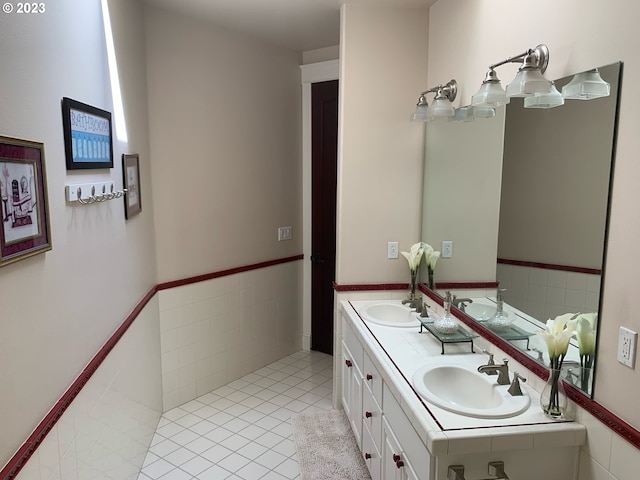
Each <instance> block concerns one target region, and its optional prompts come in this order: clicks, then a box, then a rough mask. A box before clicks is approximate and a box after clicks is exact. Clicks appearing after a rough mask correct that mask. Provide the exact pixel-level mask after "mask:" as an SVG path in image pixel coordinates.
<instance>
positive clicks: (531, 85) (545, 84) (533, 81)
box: [507, 68, 551, 97]
mask: <svg viewBox="0 0 640 480" xmlns="http://www.w3.org/2000/svg"><path fill="white" fill-rule="evenodd" d="M550 90H551V82H550V81H549V80H547V79H546V78H544V76H543V75H542V73H541V72H540V69H538V68H521V69H520V70H519V71H518V74H517V75H516V78H514V79H513V82H511V83H510V84H509V85H507V97H526V96H529V95H534V94H536V93H549V91H550Z"/></svg>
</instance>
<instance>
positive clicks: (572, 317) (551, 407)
mask: <svg viewBox="0 0 640 480" xmlns="http://www.w3.org/2000/svg"><path fill="white" fill-rule="evenodd" d="M576 317H577V315H576V314H575V313H565V314H564V315H560V316H558V317H556V318H555V319H553V320H547V323H546V325H545V328H544V330H542V331H540V332H538V335H539V336H541V337H542V338H543V339H544V341H545V342H546V344H547V351H548V353H549V368H550V370H551V372H550V375H549V380H548V381H547V386H548V387H549V391H548V392H545V391H543V392H542V395H541V397H540V402H541V406H542V410H543V411H544V413H545V414H546V415H548V416H549V417H551V418H562V417H563V416H564V414H565V410H566V398H561V391H560V389H561V385H560V373H561V369H562V362H563V361H564V357H565V355H566V354H567V349H568V348H569V340H571V338H572V337H573V335H574V334H575V331H576V327H577V320H576ZM545 390H546V387H545Z"/></svg>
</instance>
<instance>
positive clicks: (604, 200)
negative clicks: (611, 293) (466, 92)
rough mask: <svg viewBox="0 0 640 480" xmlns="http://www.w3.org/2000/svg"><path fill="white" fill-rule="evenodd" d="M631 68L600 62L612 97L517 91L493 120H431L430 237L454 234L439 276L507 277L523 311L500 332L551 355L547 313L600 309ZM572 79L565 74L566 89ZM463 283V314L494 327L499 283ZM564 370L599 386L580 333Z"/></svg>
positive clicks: (503, 283)
mask: <svg viewBox="0 0 640 480" xmlns="http://www.w3.org/2000/svg"><path fill="white" fill-rule="evenodd" d="M621 70H622V64H621V63H615V64H611V65H606V66H602V67H599V68H598V71H599V72H600V75H601V77H602V78H603V79H604V80H605V81H606V82H608V83H609V84H610V87H611V91H610V95H609V96H607V97H603V98H595V99H591V100H566V101H565V103H564V105H562V106H559V107H555V108H551V109H531V108H524V106H523V99H522V98H512V99H511V102H510V103H509V104H508V105H507V106H506V108H505V107H501V109H500V110H501V111H500V110H499V111H498V112H497V115H496V117H495V118H492V119H484V120H476V121H474V122H470V123H466V124H461V123H454V122H451V123H448V124H439V125H434V124H427V148H426V153H425V155H426V157H427V158H426V159H425V197H424V218H423V239H424V241H426V242H427V243H432V245H434V246H438V245H439V244H440V242H441V241H442V240H452V241H453V242H454V256H453V258H451V259H441V260H440V261H439V264H438V265H437V267H436V283H442V282H453V283H454V284H455V283H456V282H482V281H491V280H494V279H495V280H496V281H497V282H499V288H500V289H504V291H503V292H501V295H502V298H503V299H504V302H505V304H504V305H505V307H504V308H505V311H506V312H507V313H508V315H510V316H512V319H514V322H513V324H512V325H513V328H512V329H508V330H493V329H491V330H492V333H494V334H496V335H498V336H500V337H501V338H502V339H503V340H504V341H506V342H509V343H510V344H511V345H512V346H514V347H516V348H517V349H518V350H519V351H521V352H522V353H524V354H526V355H527V356H528V357H529V358H531V359H533V360H535V361H537V362H539V363H540V364H542V365H548V356H547V350H546V345H545V344H544V341H543V340H542V339H541V338H540V337H538V336H537V335H535V331H537V330H539V329H540V328H541V327H542V325H544V323H545V322H546V320H547V319H550V318H551V319H552V318H555V317H556V316H558V315H562V314H565V313H591V314H593V316H594V317H597V314H598V313H599V306H600V298H601V289H602V285H603V281H602V280H603V269H604V261H605V251H606V231H607V224H608V212H609V198H610V187H611V176H612V168H613V152H614V148H615V130H616V118H617V106H618V92H619V86H620V77H621ZM572 78H573V75H569V76H567V77H565V78H562V79H558V80H556V81H555V85H556V87H557V88H558V90H561V89H562V87H563V86H564V85H565V84H566V83H568V82H569V81H570V80H571V79H572ZM446 199H448V201H445V202H443V201H442V200H446ZM439 293H442V291H440V292H439ZM456 293H457V294H458V296H459V297H461V296H468V297H471V298H472V300H473V301H472V302H465V303H466V311H465V313H467V315H469V316H471V317H473V318H475V319H476V320H477V321H478V322H479V323H480V324H482V325H483V326H485V327H487V328H488V325H487V324H486V322H487V320H488V318H490V316H491V315H492V314H493V313H494V312H495V309H496V307H497V304H496V296H497V292H496V291H486V292H478V291H476V292H473V293H471V292H469V293H471V294H470V295H469V294H465V291H458V292H456ZM604 321H606V319H604ZM596 325H597V324H596ZM565 380H566V381H568V382H570V383H572V384H573V385H575V386H576V387H577V388H579V389H581V390H583V391H584V392H585V393H586V394H587V395H590V396H591V395H592V390H593V388H592V386H593V383H592V382H593V376H592V372H591V371H584V369H582V371H581V368H580V355H579V353H578V348H577V341H574V342H573V343H572V345H571V346H570V350H569V352H568V354H567V357H566V359H565Z"/></svg>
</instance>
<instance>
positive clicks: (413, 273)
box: [407, 267, 420, 300]
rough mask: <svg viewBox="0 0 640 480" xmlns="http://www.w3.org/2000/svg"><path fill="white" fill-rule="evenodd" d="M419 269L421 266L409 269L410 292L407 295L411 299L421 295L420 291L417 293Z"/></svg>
mask: <svg viewBox="0 0 640 480" xmlns="http://www.w3.org/2000/svg"><path fill="white" fill-rule="evenodd" d="M418 270H419V267H418V268H416V269H415V270H409V273H410V279H409V294H408V295H407V298H408V299H409V300H415V299H417V298H419V296H420V294H419V293H416V292H417V288H418Z"/></svg>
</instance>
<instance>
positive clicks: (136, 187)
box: [122, 153, 142, 219]
mask: <svg viewBox="0 0 640 480" xmlns="http://www.w3.org/2000/svg"><path fill="white" fill-rule="evenodd" d="M122 176H123V177H124V178H123V185H124V188H125V189H126V193H125V194H124V216H125V218H127V219H129V218H131V217H133V216H134V215H137V214H139V213H140V212H141V211H142V203H141V198H140V158H139V157H138V154H137V153H123V154H122Z"/></svg>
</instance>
